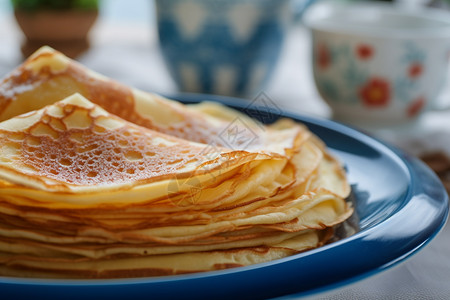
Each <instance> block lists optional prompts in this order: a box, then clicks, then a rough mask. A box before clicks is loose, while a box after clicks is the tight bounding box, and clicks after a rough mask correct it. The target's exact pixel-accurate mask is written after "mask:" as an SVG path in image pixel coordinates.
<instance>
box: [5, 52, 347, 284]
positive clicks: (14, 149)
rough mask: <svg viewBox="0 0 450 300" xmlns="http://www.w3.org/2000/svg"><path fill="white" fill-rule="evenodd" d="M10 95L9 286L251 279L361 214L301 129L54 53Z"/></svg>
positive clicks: (29, 64) (13, 80)
mask: <svg viewBox="0 0 450 300" xmlns="http://www.w3.org/2000/svg"><path fill="white" fill-rule="evenodd" d="M0 95H1V96H0V116H1V118H3V119H4V121H3V122H0V274H1V275H5V276H20V277H49V278H118V277H140V276H154V275H171V274H181V273H191V272H201V271H210V270H218V269H224V268H231V267H239V266H245V265H249V264H254V263H260V262H266V261H271V260H274V259H278V258H281V257H286V256H289V255H293V254H295V253H299V252H302V251H306V250H309V249H313V248H316V247H319V246H321V245H323V244H325V243H327V241H329V240H330V239H331V238H332V237H333V229H334V227H335V226H337V225H339V224H341V223H342V222H344V221H345V220H346V219H347V218H349V216H350V215H351V214H352V212H353V209H352V207H351V206H350V205H349V204H348V203H347V202H346V200H345V198H346V197H347V196H348V194H349V191H350V187H349V185H348V181H347V179H346V176H345V172H344V170H343V168H342V166H341V165H340V163H339V162H338V161H337V160H336V159H334V158H333V157H332V156H331V155H330V154H329V153H328V152H327V149H326V146H325V144H323V142H321V141H320V140H319V139H318V138H317V137H316V136H315V135H314V134H312V133H311V132H310V131H309V130H308V129H307V128H306V127H305V126H303V125H301V124H298V123H295V122H293V121H291V120H287V119H282V120H280V121H278V122H276V123H275V124H272V125H269V126H266V125H263V124H260V123H258V122H257V121H254V120H252V119H250V118H249V117H247V116H245V115H243V114H241V113H239V112H236V111H234V110H232V109H228V108H225V107H223V106H222V105H218V104H215V103H202V104H200V105H195V106H189V107H187V106H184V105H182V104H179V103H176V102H174V101H171V100H169V99H165V98H162V97H159V96H156V95H154V94H150V93H145V92H142V91H138V90H135V89H133V88H129V87H126V86H124V85H122V84H120V83H117V82H114V81H112V80H110V79H107V78H105V77H102V76H100V75H98V74H95V73H93V72H92V71H90V70H87V69H86V68H84V67H83V66H81V65H79V64H77V63H75V62H74V61H71V60H70V59H68V58H67V57H65V56H63V55H62V54H61V53H58V52H56V51H54V50H52V49H50V48H47V47H46V48H43V49H41V50H39V51H38V52H37V53H36V54H34V55H33V56H32V57H30V58H29V59H28V60H27V61H26V62H25V63H24V64H23V65H22V66H20V67H19V68H18V69H16V70H15V71H13V72H12V73H11V74H9V75H8V76H7V77H6V78H5V79H4V80H3V81H2V84H1V85H0ZM230 124H231V125H230ZM182 129H183V130H182ZM230 130H231V132H234V130H237V131H238V132H243V133H244V134H243V135H242V136H241V135H239V138H236V137H234V138H229V137H230ZM255 133H257V134H256V137H255V136H254V134H255ZM231 136H232V134H231ZM248 137H252V138H251V140H248V139H246V138H248Z"/></svg>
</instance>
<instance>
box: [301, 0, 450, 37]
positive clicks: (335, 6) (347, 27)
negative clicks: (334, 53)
mask: <svg viewBox="0 0 450 300" xmlns="http://www.w3.org/2000/svg"><path fill="white" fill-rule="evenodd" d="M349 13H352V14H355V13H356V14H357V15H358V16H360V15H367V16H368V17H370V16H372V17H373V16H375V15H378V16H380V15H384V16H388V17H391V18H394V17H395V18H396V19H406V18H416V19H420V20H421V21H423V22H429V23H434V24H439V25H437V26H430V27H427V26H424V27H410V28H407V27H406V26H398V27H397V26H390V27H387V26H368V25H366V26H361V27H360V26H354V24H355V23H353V24H352V23H349V22H336V20H335V19H334V20H333V19H330V17H331V16H333V17H334V18H336V16H339V15H344V14H349ZM360 20H361V19H360ZM303 23H304V25H305V26H306V27H307V28H309V29H311V30H312V31H324V32H330V33H341V34H352V35H355V36H360V35H364V36H370V37H378V38H386V39H389V38H392V39H398V38H408V39H413V40H417V39H430V38H448V39H450V13H449V12H447V11H444V10H442V9H437V8H432V7H415V8H411V7H407V6H405V4H401V3H385V2H374V1H367V0H363V1H358V2H357V3H354V2H352V3H351V4H349V3H346V2H342V1H329V0H325V1H319V2H316V3H314V4H312V5H311V6H310V7H309V8H308V9H306V11H305V13H304V15H303ZM361 24H362V23H361ZM366 24H367V23H366ZM399 24H400V23H399ZM438 27H439V29H438V30H437V28H438Z"/></svg>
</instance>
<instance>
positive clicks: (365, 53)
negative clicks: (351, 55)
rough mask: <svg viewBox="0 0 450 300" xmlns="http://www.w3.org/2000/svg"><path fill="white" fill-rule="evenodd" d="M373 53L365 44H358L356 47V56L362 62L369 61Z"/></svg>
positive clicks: (371, 48) (370, 47)
mask: <svg viewBox="0 0 450 300" xmlns="http://www.w3.org/2000/svg"><path fill="white" fill-rule="evenodd" d="M374 52H375V51H374V49H373V47H372V46H370V45H367V44H360V45H358V46H357V47H356V55H357V56H358V57H359V58H360V59H362V60H368V59H370V58H371V57H372V56H373V54H374Z"/></svg>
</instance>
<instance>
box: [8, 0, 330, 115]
mask: <svg viewBox="0 0 450 300" xmlns="http://www.w3.org/2000/svg"><path fill="white" fill-rule="evenodd" d="M19 2H20V1H19ZM25 2H30V3H31V2H36V1H33V0H30V1H26V0H25ZM55 2H64V1H55ZM80 2H83V1H80ZM85 2H86V1H85ZM303 2H308V1H300V2H299V4H300V5H298V4H297V5H296V6H295V7H294V6H293V8H292V9H297V8H298V9H301V7H302V6H303V4H304V3H303ZM13 3H14V1H11V0H0V76H4V75H5V74H6V73H8V72H10V71H11V70H12V69H13V68H15V67H16V66H17V65H18V64H20V63H21V62H22V61H23V59H24V56H23V55H22V52H21V48H22V47H23V44H24V40H25V36H24V33H23V32H22V30H21V28H20V27H19V25H18V22H17V20H16V18H15V15H14V9H13V5H12V4H13ZM156 25H157V24H156V9H155V3H154V2H153V1H146V0H133V1H126V0H100V1H98V17H97V19H96V21H95V23H94V24H93V26H92V29H91V30H90V32H89V37H88V39H89V43H90V47H89V49H87V50H86V51H84V52H82V53H81V54H79V55H78V56H76V59H77V60H78V61H80V62H81V63H82V64H84V65H86V66H87V67H89V68H91V69H93V70H95V71H97V72H99V73H101V74H104V75H106V76H109V77H111V78H114V79H116V80H119V81H122V82H123V83H126V84H129V85H132V86H134V87H137V88H140V89H143V90H146V91H152V92H157V93H164V94H170V93H174V92H177V91H178V88H177V85H176V84H175V83H174V81H173V79H172V77H171V76H170V74H169V72H168V68H167V66H166V65H165V63H164V60H163V58H162V55H161V51H160V45H159V40H158V32H157V26H156ZM66 30H68V29H67V28H66ZM282 46H283V47H282V48H281V50H280V51H281V53H280V55H279V60H278V61H277V64H276V65H275V66H274V69H273V71H272V73H273V74H271V78H270V80H269V81H268V82H267V84H266V85H265V86H264V87H263V88H262V89H263V90H264V92H265V93H266V95H267V96H269V97H270V98H271V99H272V100H273V101H274V102H275V103H277V105H279V106H280V107H282V108H289V109H294V111H296V112H305V113H309V114H311V113H312V114H314V115H318V116H324V117H326V116H329V110H328V107H327V106H326V105H325V104H324V103H323V101H321V100H320V98H319V97H318V95H317V92H316V91H315V90H314V83H313V81H312V76H311V72H310V65H309V63H308V61H309V56H310V49H309V44H308V39H307V32H306V30H305V28H304V26H303V25H302V24H301V21H300V20H298V19H295V17H294V18H293V20H292V22H291V23H290V24H289V26H288V28H287V30H286V37H285V39H284V42H283V45H282ZM57 49H58V48H57ZM58 50H59V49H58ZM66 54H67V53H66ZM262 89H261V90H262ZM254 96H255V95H247V98H252V97H254ZM310 100H311V101H310Z"/></svg>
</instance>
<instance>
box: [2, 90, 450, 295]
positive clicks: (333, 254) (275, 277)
mask: <svg viewBox="0 0 450 300" xmlns="http://www.w3.org/2000/svg"><path fill="white" fill-rule="evenodd" d="M173 98H175V99H178V100H180V101H183V102H187V103H192V102H198V101H202V100H216V101H221V102H223V103H225V104H227V105H229V106H231V107H234V108H237V109H239V110H241V111H244V112H245V113H247V114H250V115H251V116H253V117H256V118H259V119H260V120H262V121H263V122H272V121H274V120H275V119H277V118H278V117H280V116H283V117H289V118H292V119H294V120H297V121H300V122H303V123H305V124H306V125H307V126H308V127H309V128H310V130H312V131H313V132H314V133H316V134H317V135H318V136H319V137H320V138H321V139H323V140H324V141H325V142H326V143H327V145H328V147H329V148H330V149H331V150H332V151H333V153H334V154H335V155H336V156H337V157H338V158H339V159H340V160H341V161H342V162H343V163H344V164H345V167H346V169H347V171H348V178H349V180H350V182H351V185H352V188H353V195H354V198H355V200H354V201H355V206H356V212H357V215H358V216H359V227H360V231H359V232H357V233H356V234H354V235H352V236H350V237H347V238H344V239H342V240H339V241H337V242H334V243H332V244H329V245H326V246H324V247H321V248H318V249H314V250H311V251H308V252H305V253H301V254H298V255H294V256H291V257H287V258H284V259H279V260H276V261H272V262H269V263H263V264H258V265H253V266H249V267H242V268H235V269H230V270H225V271H214V272H205V273H198V274H190V275H181V276H169V277H158V278H139V279H117V280H79V281H75V280H37V279H18V278H0V295H1V298H2V299H47V300H48V299H65V300H69V299H100V298H101V299H133V300H138V299H165V298H170V299H267V298H272V297H278V296H284V295H296V296H303V295H311V294H314V293H318V292H323V291H328V290H331V289H333V288H337V287H342V286H344V285H347V284H349V283H352V282H354V281H356V280H359V279H362V278H365V277H367V276H370V275H373V274H375V273H378V272H381V271H383V270H386V269H387V268H389V267H391V266H393V265H395V264H397V263H399V262H401V261H402V260H404V259H405V258H407V257H408V256H410V255H411V254H413V253H414V252H416V251H417V250H419V249H420V248H421V247H423V246H424V245H425V244H427V243H428V242H429V241H430V240H431V239H432V238H433V237H434V236H435V235H436V234H437V232H438V231H439V230H440V229H441V228H442V226H443V225H444V223H445V220H446V218H447V214H448V199H447V194H446V192H445V190H444V188H443V186H442V185H441V183H440V181H439V180H438V178H437V177H436V176H435V175H434V173H433V172H432V171H430V169H428V168H427V167H426V166H425V165H424V164H423V163H421V162H420V161H419V160H417V159H415V158H413V157H410V156H408V155H406V154H405V153H403V152H401V151H399V150H396V149H394V148H392V147H389V146H387V145H385V144H383V143H381V142H380V141H377V140H375V139H373V138H371V137H369V136H367V135H364V134H362V133H360V132H358V131H356V130H353V129H351V128H348V127H345V126H343V125H340V124H337V123H334V122H331V121H328V120H319V119H314V118H310V117H303V116H298V115H294V114H291V113H287V112H282V111H280V110H278V109H276V107H268V106H267V105H263V106H261V107H255V106H254V105H249V103H248V102H246V101H244V100H238V99H230V98H223V97H213V96H204V95H178V96H175V97H173ZM262 103H265V102H264V101H263V102H262ZM13 297H14V298H13Z"/></svg>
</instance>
